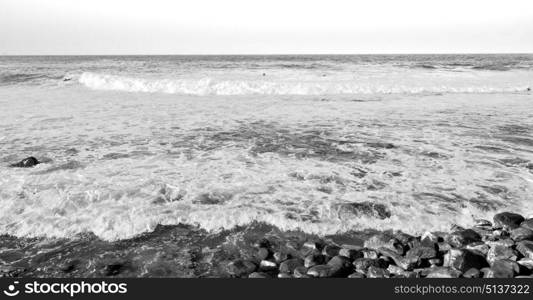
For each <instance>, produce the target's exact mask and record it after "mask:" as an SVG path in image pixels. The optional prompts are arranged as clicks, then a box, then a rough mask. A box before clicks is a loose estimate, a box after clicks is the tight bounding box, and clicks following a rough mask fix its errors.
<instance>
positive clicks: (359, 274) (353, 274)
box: [348, 272, 365, 278]
mask: <svg viewBox="0 0 533 300" xmlns="http://www.w3.org/2000/svg"><path fill="white" fill-rule="evenodd" d="M348 278H365V275H364V274H361V273H358V272H355V273H352V274H350V275H348Z"/></svg>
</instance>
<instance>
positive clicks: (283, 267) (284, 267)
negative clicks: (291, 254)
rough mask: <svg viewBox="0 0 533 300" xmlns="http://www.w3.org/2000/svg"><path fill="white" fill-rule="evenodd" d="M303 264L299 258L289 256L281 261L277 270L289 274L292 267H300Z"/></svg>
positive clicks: (292, 270)
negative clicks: (289, 257)
mask: <svg viewBox="0 0 533 300" xmlns="http://www.w3.org/2000/svg"><path fill="white" fill-rule="evenodd" d="M303 265H304V261H303V260H302V259H300V258H291V259H287V260H286V261H284V262H282V263H281V264H280V265H279V271H280V272H281V273H289V274H291V273H292V272H294V269H296V268H297V267H302V266H303Z"/></svg>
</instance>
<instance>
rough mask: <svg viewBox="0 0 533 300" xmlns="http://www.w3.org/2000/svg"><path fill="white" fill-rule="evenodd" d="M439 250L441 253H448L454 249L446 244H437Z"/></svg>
mask: <svg viewBox="0 0 533 300" xmlns="http://www.w3.org/2000/svg"><path fill="white" fill-rule="evenodd" d="M437 249H439V252H447V251H450V249H452V246H451V245H450V244H448V243H446V242H439V243H438V244H437Z"/></svg>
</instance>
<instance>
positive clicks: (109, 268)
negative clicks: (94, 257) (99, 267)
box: [104, 263, 129, 276]
mask: <svg viewBox="0 0 533 300" xmlns="http://www.w3.org/2000/svg"><path fill="white" fill-rule="evenodd" d="M127 269H129V267H128V266H127V265H126V264H123V263H114V264H109V265H106V266H105V270H104V274H105V276H116V275H119V274H120V273H122V272H123V271H125V270H127Z"/></svg>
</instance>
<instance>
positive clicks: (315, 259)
mask: <svg viewBox="0 0 533 300" xmlns="http://www.w3.org/2000/svg"><path fill="white" fill-rule="evenodd" d="M325 262H326V256H324V255H322V254H310V255H308V256H306V257H305V259H304V266H305V267H306V268H310V267H312V266H316V265H323V264H324V263H325Z"/></svg>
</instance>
